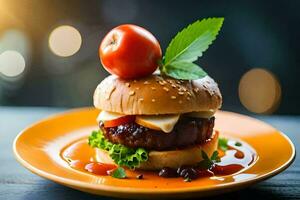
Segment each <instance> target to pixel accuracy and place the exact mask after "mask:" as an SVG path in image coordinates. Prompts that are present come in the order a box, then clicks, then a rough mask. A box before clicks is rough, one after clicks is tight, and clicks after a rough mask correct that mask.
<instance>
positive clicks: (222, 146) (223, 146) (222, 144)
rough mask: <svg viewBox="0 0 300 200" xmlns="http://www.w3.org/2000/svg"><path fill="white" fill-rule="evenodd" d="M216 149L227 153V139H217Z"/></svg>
mask: <svg viewBox="0 0 300 200" xmlns="http://www.w3.org/2000/svg"><path fill="white" fill-rule="evenodd" d="M218 147H219V149H221V150H222V151H227V149H228V139H226V138H219V142H218Z"/></svg>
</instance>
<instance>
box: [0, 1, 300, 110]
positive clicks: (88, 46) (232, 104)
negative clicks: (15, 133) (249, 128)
mask: <svg viewBox="0 0 300 200" xmlns="http://www.w3.org/2000/svg"><path fill="white" fill-rule="evenodd" d="M299 8H300V1H259V0H256V1H238V0H233V1H196V0H194V1H192V0H183V1H159V0H149V1H147V0H128V1H126V0H89V1H84V0H82V1H79V0H73V1H71V0H65V1H60V0H43V1H41V0H22V1H19V0H0V105H9V106H59V107H80V106H91V105H92V94H93V91H94V89H95V87H96V85H97V84H98V83H99V82H100V81H101V80H102V79H103V78H104V77H105V76H107V75H108V73H107V72H106V71H105V70H104V69H103V68H102V67H101V65H100V62H99V58H98V45H99V43H100V41H101V40H102V38H103V37H104V35H105V34H106V33H107V32H108V31H109V30H110V29H112V28H113V27H115V26H117V25H119V24H123V23H133V24H137V25H140V26H142V27H145V28H146V29H148V30H149V31H150V32H152V33H153V34H154V35H155V36H156V38H157V39H158V40H159V41H160V43H161V47H162V49H163V50H164V49H166V47H167V45H168V43H169V42H170V40H171V39H172V37H173V36H174V35H175V34H176V33H177V32H178V31H179V30H181V29H182V28H183V27H185V26H187V25H188V24H189V23H192V22H194V21H195V20H198V19H201V18H205V17H214V16H216V17H217V16H223V17H225V22H224V25H223V28H222V30H221V32H220V34H219V36H218V38H217V40H216V41H215V42H214V43H213V45H212V46H211V47H210V48H209V49H208V50H207V51H206V52H205V53H204V54H203V56H202V57H201V58H200V59H199V60H198V61H197V63H198V64H199V65H200V66H201V67H203V68H204V69H205V70H206V71H207V72H208V73H209V75H210V76H212V77H213V78H214V79H215V80H216V81H217V82H218V83H219V86H220V89H221V91H222V94H223V98H224V104H223V109H224V110H231V111H236V112H242V113H249V112H254V113H261V114H271V113H275V114H299V113H300V107H299V106H298V102H300V94H299V88H300V81H299V76H298V74H299V73H300V68H299V53H300V43H299V36H300V26H299V25H300V12H299Z"/></svg>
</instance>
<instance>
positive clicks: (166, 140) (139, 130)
mask: <svg viewBox="0 0 300 200" xmlns="http://www.w3.org/2000/svg"><path fill="white" fill-rule="evenodd" d="M214 120H215V118H214V117H210V118H196V117H190V116H181V117H180V118H179V120H178V121H177V123H176V125H175V126H174V128H173V129H172V131H171V132H169V133H165V132H163V131H161V130H154V129H150V128H147V127H144V126H142V125H139V124H137V123H136V122H135V121H131V122H128V123H124V124H121V125H118V126H115V127H105V126H104V123H103V122H102V121H100V122H99V126H100V129H101V131H102V132H103V135H104V137H105V138H106V139H107V140H109V141H110V142H112V143H115V144H122V145H124V146H127V147H131V148H144V149H147V150H159V151H161V150H172V149H178V148H184V147H187V146H191V145H196V144H202V143H204V142H205V141H206V140H207V139H209V138H211V136H212V132H213V127H214Z"/></svg>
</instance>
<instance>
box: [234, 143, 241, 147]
mask: <svg viewBox="0 0 300 200" xmlns="http://www.w3.org/2000/svg"><path fill="white" fill-rule="evenodd" d="M234 145H235V146H237V147H240V146H242V143H240V142H236V143H235V144H234Z"/></svg>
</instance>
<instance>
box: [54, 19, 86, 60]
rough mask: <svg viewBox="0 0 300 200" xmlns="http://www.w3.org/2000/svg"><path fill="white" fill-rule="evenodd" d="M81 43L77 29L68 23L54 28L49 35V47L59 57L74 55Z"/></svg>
mask: <svg viewBox="0 0 300 200" xmlns="http://www.w3.org/2000/svg"><path fill="white" fill-rule="evenodd" d="M81 43H82V39H81V35H80V33H79V31H78V30H77V29H76V28H74V27H72V26H68V25H63V26H59V27H57V28H55V29H54V30H53V31H52V32H51V34H50V36H49V48H50V49H51V51H52V52H53V53H54V54H56V55H58V56H61V57H68V56H72V55H74V54H75V53H76V52H77V51H78V50H79V49H80V47H81Z"/></svg>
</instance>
